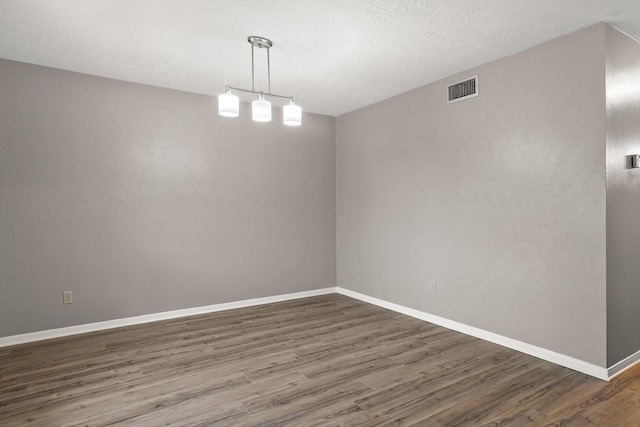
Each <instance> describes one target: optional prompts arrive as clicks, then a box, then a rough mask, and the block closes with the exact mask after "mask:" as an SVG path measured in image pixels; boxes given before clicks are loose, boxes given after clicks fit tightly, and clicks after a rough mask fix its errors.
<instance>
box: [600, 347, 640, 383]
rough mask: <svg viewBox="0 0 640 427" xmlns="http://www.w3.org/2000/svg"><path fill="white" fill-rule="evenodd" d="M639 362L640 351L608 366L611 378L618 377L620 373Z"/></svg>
mask: <svg viewBox="0 0 640 427" xmlns="http://www.w3.org/2000/svg"><path fill="white" fill-rule="evenodd" d="M638 363H640V351H638V352H636V353H634V354H632V355H631V356H629V357H627V358H626V359H624V360H621V361H620V362H618V363H616V364H615V365H613V366H611V367H610V368H608V369H607V371H608V373H609V379H612V378H614V377H617V376H618V375H620V374H621V373H623V372H624V371H626V370H627V369H629V368H631V367H632V366H635V365H636V364H638Z"/></svg>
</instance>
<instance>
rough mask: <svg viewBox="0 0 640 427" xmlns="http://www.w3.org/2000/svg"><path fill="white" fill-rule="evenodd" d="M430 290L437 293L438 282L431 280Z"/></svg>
mask: <svg viewBox="0 0 640 427" xmlns="http://www.w3.org/2000/svg"><path fill="white" fill-rule="evenodd" d="M429 290H430V291H431V292H435V291H436V281H435V280H429Z"/></svg>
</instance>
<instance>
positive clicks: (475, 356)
mask: <svg viewBox="0 0 640 427" xmlns="http://www.w3.org/2000/svg"><path fill="white" fill-rule="evenodd" d="M0 425H1V426H2V427H5V426H21V427H22V426H27V427H34V426H43V427H61V426H65V427H71V426H85V427H86V426H129V425H131V426H143V427H144V426H154V427H155V426H159V425H171V426H190V427H191V426H226V425H229V426H288V425H290V426H304V427H309V426H325V427H327V426H334V427H337V426H366V427H371V426H389V425H414V426H421V427H424V426H427V427H428V426H438V427H442V426H476V425H487V426H518V427H519V426H547V425H549V426H574V425H575V426H593V425H602V426H606V427H618V426H623V427H624V426H630V427H640V366H638V367H635V368H632V369H630V370H628V371H626V372H624V373H623V374H621V375H620V376H618V377H617V378H616V379H614V380H613V381H611V382H609V383H607V382H604V381H600V380H597V379H594V378H591V377H588V376H586V375H584V374H580V373H577V372H574V371H571V370H569V369H566V368H562V367H558V366H557V365H554V364H552V363H549V362H546V361H543V360H540V359H536V358H534V357H531V356H528V355H525V354H522V353H519V352H517V351H514V350H511V349H508V348H504V347H501V346H498V345H495V344H492V343H489V342H486V341H481V340H478V339H476V338H473V337H470V336H466V335H464V334H460V333H458V332H454V331H450V330H447V329H445V328H442V327H440V326H437V325H433V324H429V323H426V322H423V321H420V320H417V319H414V318H409V317H406V316H404V315H401V314H398V313H395V312H391V311H389V310H385V309H382V308H380V307H376V306H372V305H369V304H366V303H363V302H361V301H357V300H354V299H351V298H348V297H345V296H340V295H322V296H318V297H313V298H305V299H299V300H293V301H285V302H281V303H275V304H268V305H262V306H257V307H250V308H243V309H236V310H229V311H224V312H219V313H211V314H203V315H198V316H192V317H186V318H181V319H170V320H166V321H161V322H155V323H149V324H142V325H135V326H131V327H124V328H118V329H112V330H106V331H99V332H94V333H89V334H84V335H76V336H71V337H65V338H60V339H54V340H48V341H42V342H38V343H31V344H22V345H18V346H14V347H5V348H1V349H0Z"/></svg>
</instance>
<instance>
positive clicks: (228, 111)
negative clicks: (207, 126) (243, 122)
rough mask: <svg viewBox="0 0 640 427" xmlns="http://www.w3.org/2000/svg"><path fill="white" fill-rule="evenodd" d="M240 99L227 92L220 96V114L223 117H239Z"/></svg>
mask: <svg viewBox="0 0 640 427" xmlns="http://www.w3.org/2000/svg"><path fill="white" fill-rule="evenodd" d="M239 110H240V99H239V98H238V97H237V96H235V95H232V94H231V91H227V92H226V93H223V94H222V95H220V96H218V114H220V115H221V116H223V117H238V112H239Z"/></svg>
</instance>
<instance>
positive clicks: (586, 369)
mask: <svg viewBox="0 0 640 427" xmlns="http://www.w3.org/2000/svg"><path fill="white" fill-rule="evenodd" d="M336 290H337V292H338V293H339V294H341V295H345V296H348V297H351V298H355V299H358V300H360V301H363V302H366V303H369V304H373V305H377V306H379V307H383V308H386V309H389V310H392V311H395V312H397V313H401V314H406V315H407V316H411V317H415V318H416V319H420V320H424V321H426V322H429V323H433V324H436V325H439V326H442V327H445V328H447V329H451V330H454V331H458V332H462V333H463V334H467V335H471V336H473V337H476V338H480V339H482V340H485V341H489V342H492V343H495V344H499V345H501V346H504V347H508V348H511V349H513V350H517V351H520V352H522V353H526V354H529V355H531V356H535V357H537V358H540V359H544V360H547V361H549V362H552V363H555V364H557V365H560V366H564V367H566V368H569V369H573V370H575V371H578V372H582V373H584V374H587V375H590V376H592V377H596V378H598V379H601V380H605V381H609V379H610V378H611V377H610V375H609V372H608V370H607V368H603V367H600V366H597V365H594V364H592V363H588V362H585V361H583V360H580V359H576V358H573V357H570V356H566V355H564V354H561V353H556V352H554V351H551V350H547V349H545V348H542V347H537V346H535V345H531V344H527V343H525V342H522V341H518V340H514V339H512V338H508V337H505V336H502V335H498V334H495V333H493V332H489V331H485V330H483V329H479V328H475V327H473V326H469V325H465V324H464V323H460V322H456V321H453V320H449V319H445V318H444V317H440V316H435V315H433V314H429V313H425V312H423V311H419V310H415V309H413V308H408V307H405V306H402V305H399V304H395V303H392V302H388V301H384V300H381V299H378V298H374V297H371V296H368V295H364V294H361V293H358V292H354V291H351V290H349V289H345V288H341V287H340V286H338V287H337V288H336ZM638 356H639V357H640V353H638ZM621 363H622V362H621ZM625 369H626V368H625Z"/></svg>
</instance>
